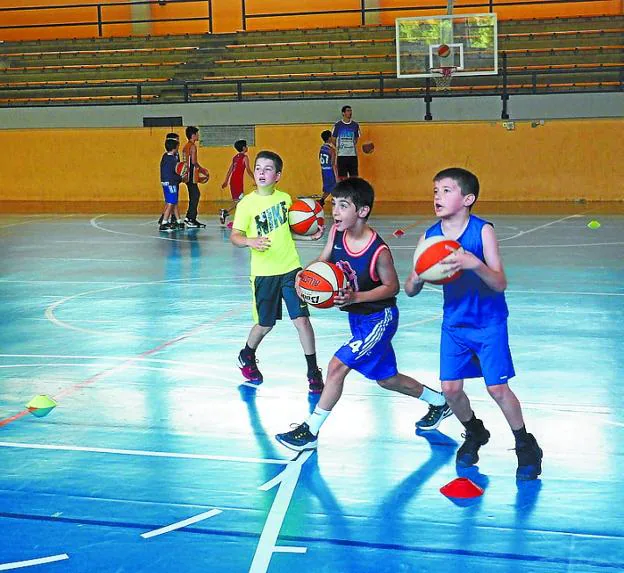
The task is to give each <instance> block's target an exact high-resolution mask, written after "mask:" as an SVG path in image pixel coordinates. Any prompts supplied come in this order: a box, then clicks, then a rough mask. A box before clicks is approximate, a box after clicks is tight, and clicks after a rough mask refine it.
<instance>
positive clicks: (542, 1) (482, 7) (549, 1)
mask: <svg viewBox="0 0 624 573" xmlns="http://www.w3.org/2000/svg"><path fill="white" fill-rule="evenodd" d="M366 2H367V0H353V8H337V9H328V10H314V11H302V10H297V11H294V12H250V11H249V9H248V6H247V4H248V3H249V0H241V3H242V6H241V8H242V29H243V30H247V22H248V21H251V20H256V19H263V18H288V19H290V20H291V21H294V24H293V26H292V27H296V26H297V19H298V18H301V17H305V16H327V15H329V14H331V15H336V16H340V15H350V14H359V23H360V25H362V26H365V25H366V24H368V23H369V22H368V21H367V14H379V13H391V12H414V14H415V15H417V14H419V13H421V14H422V13H423V12H430V13H432V14H433V13H437V14H438V15H439V14H445V13H446V11H447V8H448V4H447V2H443V3H440V4H439V5H426V6H423V5H422V3H418V2H412V3H410V2H406V5H404V6H391V7H372V8H369V7H367V6H366ZM598 2H601V3H604V2H603V0H516V1H513V0H512V1H506V0H504V1H500V0H483V1H481V2H472V1H467V2H462V1H460V0H455V2H453V7H454V8H456V9H463V8H470V9H471V10H473V11H475V12H494V11H496V12H498V13H501V12H504V10H505V9H506V8H508V7H514V8H516V7H518V6H527V7H529V6H536V5H539V6H545V5H560V4H568V5H570V4H594V3H598ZM333 25H334V27H337V26H340V25H341V22H340V18H336V19H335V20H333ZM344 25H350V26H352V25H353V23H352V22H351V23H345V24H344Z"/></svg>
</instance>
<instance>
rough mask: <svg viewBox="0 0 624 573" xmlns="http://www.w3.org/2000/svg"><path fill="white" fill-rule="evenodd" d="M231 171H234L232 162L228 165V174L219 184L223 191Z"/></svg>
mask: <svg viewBox="0 0 624 573" xmlns="http://www.w3.org/2000/svg"><path fill="white" fill-rule="evenodd" d="M233 170H234V162H232V163H230V168H229V169H228V172H227V173H226V174H225V179H224V180H223V183H222V184H221V189H225V188H226V187H227V186H228V183H229V182H230V177H231V176H232V171H233Z"/></svg>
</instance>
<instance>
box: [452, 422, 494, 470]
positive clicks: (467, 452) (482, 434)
mask: <svg viewBox="0 0 624 573" xmlns="http://www.w3.org/2000/svg"><path fill="white" fill-rule="evenodd" d="M478 422H479V425H480V428H479V430H478V431H477V432H470V431H468V430H466V433H465V434H462V438H465V440H464V443H463V444H462V445H461V447H460V448H459V450H457V456H456V458H455V463H456V464H457V465H458V466H459V467H462V468H467V467H470V466H474V465H475V464H476V463H477V462H478V461H479V448H480V447H481V446H484V445H485V444H487V443H488V442H489V441H490V432H488V431H487V430H486V429H485V426H484V425H483V422H482V421H481V420H478Z"/></svg>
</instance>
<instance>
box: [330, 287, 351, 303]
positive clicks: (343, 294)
mask: <svg viewBox="0 0 624 573" xmlns="http://www.w3.org/2000/svg"><path fill="white" fill-rule="evenodd" d="M354 302H355V291H354V290H353V289H352V288H351V286H348V287H347V288H341V289H339V290H338V292H337V293H336V295H335V296H334V306H338V307H342V306H347V305H348V304H353V303H354Z"/></svg>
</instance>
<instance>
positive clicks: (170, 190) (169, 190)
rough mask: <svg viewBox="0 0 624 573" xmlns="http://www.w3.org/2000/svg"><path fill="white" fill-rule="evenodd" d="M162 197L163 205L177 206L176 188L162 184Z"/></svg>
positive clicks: (175, 186)
mask: <svg viewBox="0 0 624 573" xmlns="http://www.w3.org/2000/svg"><path fill="white" fill-rule="evenodd" d="M161 185H162V189H163V195H164V196H165V203H167V204H168V205H177V204H178V186H177V185H170V184H169V183H166V182H164V181H163V182H162V183H161Z"/></svg>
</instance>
